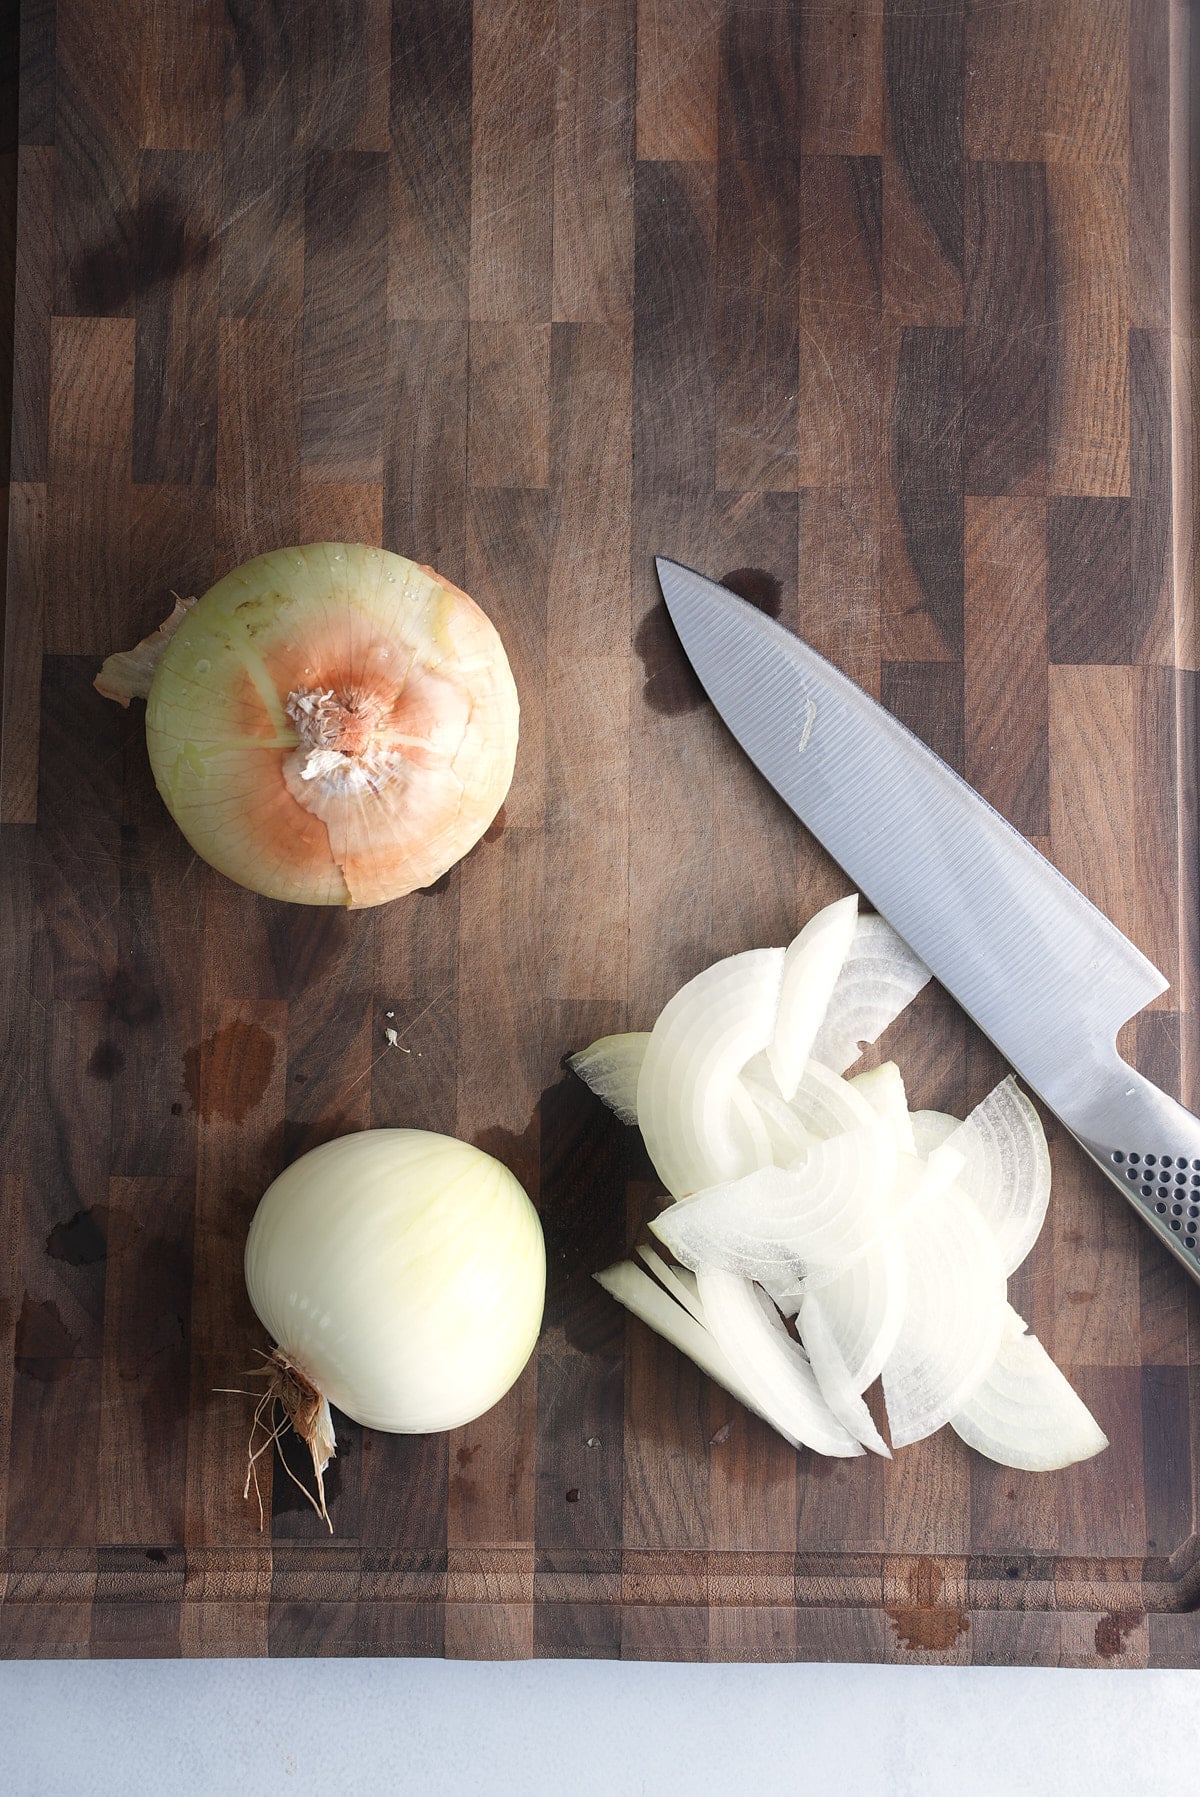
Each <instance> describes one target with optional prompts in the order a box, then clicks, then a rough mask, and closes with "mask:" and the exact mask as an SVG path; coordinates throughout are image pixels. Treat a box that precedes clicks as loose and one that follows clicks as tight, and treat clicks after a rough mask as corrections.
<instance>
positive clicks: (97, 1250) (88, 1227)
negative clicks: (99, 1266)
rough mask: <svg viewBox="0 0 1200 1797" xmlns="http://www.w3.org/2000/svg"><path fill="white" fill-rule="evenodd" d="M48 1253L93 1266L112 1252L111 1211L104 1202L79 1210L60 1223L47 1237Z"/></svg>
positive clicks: (54, 1257) (78, 1264)
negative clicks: (110, 1235)
mask: <svg viewBox="0 0 1200 1797" xmlns="http://www.w3.org/2000/svg"><path fill="white" fill-rule="evenodd" d="M46 1253H47V1254H48V1255H49V1256H50V1258H51V1259H52V1260H63V1261H66V1263H67V1265H68V1266H70V1267H91V1266H94V1265H95V1264H96V1262H97V1261H100V1260H103V1259H104V1258H105V1256H106V1255H107V1253H108V1211H107V1208H106V1207H105V1206H104V1205H100V1204H98V1205H95V1206H94V1207H93V1208H92V1209H91V1210H77V1211H76V1212H75V1215H74V1216H73V1217H68V1218H67V1221H66V1222H65V1223H56V1224H55V1225H54V1228H53V1229H52V1230H51V1231H50V1233H49V1235H48V1236H47V1237H46Z"/></svg>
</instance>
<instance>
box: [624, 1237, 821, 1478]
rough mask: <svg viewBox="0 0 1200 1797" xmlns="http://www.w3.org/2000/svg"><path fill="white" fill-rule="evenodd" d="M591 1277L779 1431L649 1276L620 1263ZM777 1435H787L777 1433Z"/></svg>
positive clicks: (703, 1333) (710, 1342) (699, 1329)
mask: <svg viewBox="0 0 1200 1797" xmlns="http://www.w3.org/2000/svg"><path fill="white" fill-rule="evenodd" d="M592 1277H593V1278H594V1279H595V1281H596V1283H597V1285H602V1286H603V1287H604V1290H605V1291H606V1292H608V1293H609V1295H610V1296H611V1297H613V1298H615V1299H616V1300H617V1303H618V1304H623V1305H624V1306H625V1308H626V1310H628V1311H632V1313H633V1315H634V1316H635V1317H638V1318H639V1319H640V1321H641V1322H643V1323H645V1325H646V1327H647V1328H648V1329H653V1330H654V1332H655V1334H656V1335H661V1336H662V1338H663V1340H664V1341H669V1342H670V1343H671V1345H672V1347H675V1348H678V1349H679V1351H680V1353H681V1354H686V1355H687V1357H688V1359H689V1360H694V1361H695V1363H696V1365H697V1366H698V1367H699V1368H700V1370H701V1372H702V1373H707V1374H708V1376H709V1378H710V1379H715V1380H716V1382H717V1384H718V1385H723V1386H724V1388H725V1390H726V1391H727V1392H731V1393H732V1394H733V1396H734V1397H735V1398H736V1399H737V1400H738V1402H739V1403H741V1404H744V1405H745V1406H746V1408H747V1410H753V1411H755V1413H756V1414H757V1415H759V1416H763V1417H764V1420H765V1421H767V1422H770V1423H771V1424H772V1426H773V1427H774V1428H779V1424H778V1423H777V1422H776V1421H775V1419H774V1417H767V1416H766V1415H765V1413H764V1412H763V1411H761V1410H760V1409H759V1407H758V1405H757V1403H756V1402H755V1400H754V1398H753V1397H752V1395H751V1393H750V1391H749V1388H748V1387H747V1386H746V1385H744V1384H743V1382H742V1380H741V1379H740V1378H739V1377H738V1375H737V1374H736V1373H735V1372H734V1370H733V1368H732V1366H731V1365H730V1363H729V1359H728V1357H727V1356H726V1355H725V1354H724V1353H723V1351H722V1350H721V1348H720V1347H719V1346H718V1344H717V1343H716V1341H714V1339H713V1337H712V1335H711V1334H710V1333H709V1331H708V1330H707V1329H706V1328H705V1327H704V1325H703V1324H702V1323H699V1322H697V1320H696V1318H695V1317H694V1316H692V1315H691V1313H690V1312H689V1311H687V1310H685V1309H684V1308H683V1307H682V1305H680V1304H677V1303H676V1302H675V1300H674V1298H672V1297H670V1296H669V1295H668V1294H667V1293H666V1292H665V1291H664V1290H663V1289H662V1287H661V1286H660V1285H656V1284H655V1283H654V1281H653V1279H651V1277H650V1275H649V1274H648V1273H643V1271H642V1269H641V1268H640V1267H638V1266H635V1265H634V1263H633V1262H632V1261H631V1260H622V1261H618V1262H617V1264H616V1265H615V1266H612V1267H606V1268H605V1269H604V1271H603V1272H602V1273H594V1274H593V1275H592ZM780 1433H781V1434H786V1433H787V1432H786V1430H780ZM787 1439H788V1440H789V1441H790V1442H791V1444H792V1446H793V1447H794V1448H798V1447H800V1446H801V1445H802V1444H801V1443H800V1441H799V1440H797V1438H796V1437H795V1436H792V1435H788V1436H787Z"/></svg>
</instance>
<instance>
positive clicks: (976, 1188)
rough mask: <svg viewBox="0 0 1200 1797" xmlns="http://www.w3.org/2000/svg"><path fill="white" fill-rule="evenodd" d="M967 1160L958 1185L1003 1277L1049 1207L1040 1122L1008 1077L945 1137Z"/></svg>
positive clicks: (1024, 1249) (1024, 1251)
mask: <svg viewBox="0 0 1200 1797" xmlns="http://www.w3.org/2000/svg"><path fill="white" fill-rule="evenodd" d="M946 1140H947V1143H948V1145H949V1146H950V1147H951V1148H957V1149H958V1151H959V1152H960V1154H962V1155H963V1156H965V1158H966V1163H967V1164H966V1166H965V1167H964V1169H963V1171H962V1174H961V1176H960V1180H959V1183H960V1184H961V1186H962V1188H963V1190H964V1191H965V1192H966V1193H967V1195H968V1196H969V1197H970V1198H971V1199H972V1200H973V1201H974V1203H975V1205H976V1206H977V1207H978V1210H979V1213H980V1215H981V1216H982V1217H983V1219H984V1221H985V1222H986V1223H987V1224H988V1227H989V1228H990V1229H991V1231H992V1233H993V1235H994V1236H995V1238H996V1246H997V1248H998V1250H999V1253H1000V1259H1001V1261H1002V1262H1003V1265H1004V1271H1005V1273H1011V1272H1013V1271H1014V1270H1015V1268H1017V1267H1019V1266H1020V1264H1021V1262H1022V1261H1023V1260H1024V1259H1025V1256H1026V1255H1027V1254H1028V1253H1029V1250H1030V1249H1031V1248H1032V1247H1033V1244H1034V1242H1036V1240H1037V1238H1038V1235H1039V1234H1040V1232H1041V1227H1042V1224H1043V1223H1044V1221H1045V1218H1046V1206H1047V1205H1048V1204H1049V1202H1050V1151H1049V1149H1048V1148H1047V1146H1046V1132H1045V1131H1044V1130H1043V1128H1042V1120H1041V1118H1040V1117H1039V1116H1038V1114H1037V1112H1036V1111H1035V1110H1034V1108H1033V1105H1032V1104H1031V1103H1030V1101H1029V1099H1028V1098H1026V1096H1025V1094H1024V1092H1022V1090H1021V1088H1020V1086H1018V1084H1017V1082H1016V1079H1015V1078H1014V1077H1013V1075H1012V1074H1010V1075H1009V1077H1008V1078H1007V1079H1005V1080H1001V1082H1000V1084H999V1085H998V1086H996V1087H994V1088H993V1090H992V1091H991V1092H989V1093H988V1095H987V1097H986V1098H985V1099H984V1100H983V1102H982V1104H977V1105H976V1106H975V1109H974V1110H973V1111H972V1112H971V1114H970V1116H969V1117H968V1118H967V1120H966V1122H965V1123H961V1124H960V1125H959V1127H958V1128H957V1129H956V1130H955V1131H954V1134H953V1135H951V1136H948V1137H947V1138H946Z"/></svg>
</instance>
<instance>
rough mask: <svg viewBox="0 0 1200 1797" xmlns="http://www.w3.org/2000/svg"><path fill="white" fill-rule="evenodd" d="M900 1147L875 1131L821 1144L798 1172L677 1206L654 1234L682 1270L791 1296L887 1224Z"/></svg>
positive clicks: (766, 1172)
mask: <svg viewBox="0 0 1200 1797" xmlns="http://www.w3.org/2000/svg"><path fill="white" fill-rule="evenodd" d="M896 1159H897V1156H896V1144H895V1139H894V1138H893V1136H892V1134H891V1132H890V1131H889V1130H887V1129H886V1128H883V1127H881V1126H880V1125H879V1124H878V1123H873V1124H871V1125H870V1126H869V1127H868V1128H866V1129H858V1130H852V1131H849V1132H848V1133H846V1134H844V1135H840V1136H833V1137H831V1138H830V1140H829V1141H827V1142H817V1143H815V1144H814V1145H813V1147H812V1148H810V1149H809V1150H808V1152H807V1153H806V1154H805V1155H804V1156H803V1157H802V1158H801V1159H800V1160H798V1161H797V1162H796V1163H795V1165H794V1166H792V1167H775V1166H771V1167H760V1168H759V1169H758V1170H757V1171H756V1172H754V1173H749V1174H747V1175H746V1176H745V1177H744V1178H743V1179H738V1180H734V1181H732V1182H731V1183H730V1184H728V1185H722V1186H713V1187H709V1188H708V1190H706V1191H703V1192H698V1193H696V1194H695V1195H694V1196H692V1197H690V1198H686V1199H684V1200H683V1201H682V1202H681V1203H678V1204H672V1205H670V1206H668V1208H667V1209H666V1210H665V1211H663V1212H662V1213H661V1215H659V1216H657V1217H656V1218H655V1219H654V1221H653V1222H652V1223H651V1225H650V1227H651V1229H653V1231H654V1233H655V1234H656V1235H657V1236H658V1238H659V1240H660V1241H662V1242H665V1244H666V1246H667V1247H668V1248H669V1249H670V1250H671V1252H672V1254H673V1255H674V1256H675V1258H676V1260H677V1261H679V1262H680V1264H681V1265H682V1266H685V1267H691V1268H693V1269H694V1270H695V1271H696V1272H699V1271H700V1270H701V1269H702V1268H703V1269H705V1270H708V1269H719V1270H720V1271H722V1272H727V1273H736V1274H738V1275H740V1277H742V1278H743V1279H756V1280H759V1281H760V1282H761V1283H763V1284H764V1285H767V1286H772V1285H774V1286H776V1287H778V1288H779V1289H781V1290H789V1289H791V1288H792V1287H793V1286H795V1285H796V1284H797V1283H798V1282H799V1281H800V1280H801V1279H803V1278H804V1277H805V1276H806V1275H807V1274H808V1273H809V1272H810V1271H811V1269H812V1268H813V1267H827V1268H834V1269H840V1268H842V1267H844V1266H846V1265H847V1264H848V1263H849V1262H850V1261H851V1260H853V1259H854V1257H855V1256H856V1255H857V1254H861V1253H862V1252H863V1250H864V1249H865V1248H866V1247H867V1245H868V1243H869V1242H871V1241H872V1239H873V1238H874V1237H875V1236H876V1235H877V1234H878V1232H879V1229H880V1227H881V1226H882V1225H883V1223H885V1222H886V1221H887V1218H888V1215H889V1201H890V1197H891V1190H892V1185H893V1183H894V1181H895V1177H896Z"/></svg>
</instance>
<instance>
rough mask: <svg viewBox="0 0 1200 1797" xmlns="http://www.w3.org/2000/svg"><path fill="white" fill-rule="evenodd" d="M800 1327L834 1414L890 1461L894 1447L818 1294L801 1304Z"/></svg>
mask: <svg viewBox="0 0 1200 1797" xmlns="http://www.w3.org/2000/svg"><path fill="white" fill-rule="evenodd" d="M796 1327H797V1328H798V1329H799V1331H800V1340H801V1341H802V1342H803V1343H804V1346H805V1348H806V1349H807V1351H808V1358H809V1362H810V1364H811V1366H812V1370H813V1372H814V1374H815V1375H816V1380H817V1384H818V1385H819V1386H820V1388H821V1396H822V1397H823V1398H824V1399H825V1402H826V1403H827V1404H828V1405H829V1408H830V1410H832V1412H833V1414H834V1416H836V1417H837V1419H838V1421H839V1423H841V1424H842V1425H843V1427H844V1428H846V1429H848V1430H849V1432H850V1434H851V1435H853V1437H854V1439H855V1441H861V1442H862V1444H863V1446H864V1447H866V1448H870V1449H871V1452H872V1453H874V1454H882V1455H883V1457H884V1459H885V1460H890V1459H891V1457H892V1450H891V1449H890V1448H889V1447H888V1444H887V1442H886V1441H885V1440H884V1439H883V1436H882V1435H881V1434H880V1433H879V1430H878V1429H877V1428H876V1426H875V1419H874V1418H873V1417H872V1415H871V1412H870V1411H869V1410H868V1409H867V1407H866V1405H865V1404H864V1403H863V1400H862V1396H861V1391H860V1389H859V1387H858V1386H857V1385H856V1383H855V1380H854V1378H853V1376H852V1374H851V1373H850V1370H849V1368H848V1367H847V1365H846V1362H845V1361H844V1360H843V1359H842V1353H841V1349H840V1348H839V1347H838V1343H837V1337H836V1336H835V1334H834V1332H833V1330H832V1329H831V1328H830V1327H829V1324H828V1322H827V1321H826V1319H825V1314H824V1312H823V1310H822V1309H821V1301H820V1299H819V1298H818V1297H817V1296H816V1295H815V1294H814V1295H813V1296H812V1297H809V1298H806V1299H805V1301H804V1303H803V1304H802V1305H801V1306H800V1313H799V1315H798V1317H797V1318H796Z"/></svg>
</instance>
